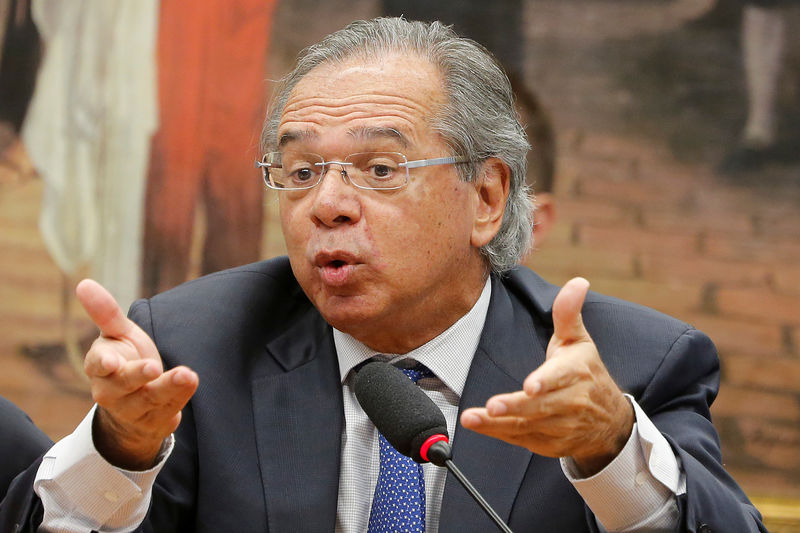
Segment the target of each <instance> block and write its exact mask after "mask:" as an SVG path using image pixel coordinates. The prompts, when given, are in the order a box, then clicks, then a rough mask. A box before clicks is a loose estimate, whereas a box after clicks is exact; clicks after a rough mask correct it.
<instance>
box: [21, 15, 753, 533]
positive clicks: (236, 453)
mask: <svg viewBox="0 0 800 533" xmlns="http://www.w3.org/2000/svg"><path fill="white" fill-rule="evenodd" d="M263 144H264V146H265V151H266V152H267V154H266V155H265V156H264V157H263V159H262V160H261V161H260V162H259V166H261V168H262V171H263V174H264V178H265V179H266V182H267V185H268V186H269V187H270V188H272V189H276V190H277V194H278V197H279V201H280V218H281V222H282V227H283V233H284V236H285V239H286V244H287V249H288V256H289V257H288V259H287V258H278V259H275V260H272V261H267V262H263V263H257V264H253V265H248V266H244V267H241V268H237V269H233V270H228V271H224V272H220V273H218V274H214V275H211V276H208V277H205V278H201V279H199V280H196V281H193V282H190V283H187V284H185V285H182V286H180V287H178V288H176V289H174V290H172V291H169V292H167V293H164V294H162V295H160V296H157V297H155V298H152V299H151V300H148V301H140V302H138V303H136V304H134V306H133V307H132V309H131V311H130V317H131V319H130V320H129V319H126V318H125V317H124V316H123V314H122V312H121V311H120V309H119V307H118V306H117V305H116V303H115V302H114V301H113V299H112V298H111V297H110V295H109V294H108V293H107V292H105V291H104V290H103V289H102V287H100V286H99V285H97V284H95V283H93V282H89V281H87V282H83V283H82V284H81V285H79V287H78V296H79V298H80V300H81V301H82V303H83V305H84V306H85V308H86V309H87V311H88V312H89V314H90V315H91V316H92V318H93V320H94V321H95V322H96V324H97V325H98V326H99V327H100V329H101V330H102V336H101V337H100V338H99V339H98V340H97V341H96V342H95V344H94V346H93V347H92V349H91V350H90V351H89V353H88V354H87V356H86V373H87V374H88V376H89V378H90V379H91V383H92V391H93V394H94V397H95V399H96V400H97V403H98V407H97V408H96V409H94V410H93V411H92V412H91V413H90V414H89V415H88V416H87V418H86V419H85V421H84V422H83V423H82V424H81V426H79V428H78V429H77V430H76V431H75V433H73V435H71V436H69V437H67V438H66V439H64V440H63V441H61V442H59V443H58V444H56V445H55V446H54V447H53V449H51V450H50V451H49V452H47V453H46V454H45V456H44V458H43V460H42V462H41V465H40V466H39V468H38V471H37V469H36V468H35V467H31V469H30V470H29V472H28V474H27V476H28V477H27V479H28V481H29V484H30V482H31V481H32V480H33V476H34V473H35V476H36V478H35V482H33V486H34V488H35V490H36V493H37V494H38V495H39V496H40V498H41V502H42V504H40V503H39V502H38V500H37V501H36V503H35V504H34V505H32V506H30V508H28V509H25V510H23V511H25V512H22V511H20V512H19V515H20V516H21V517H22V518H24V519H25V520H27V524H28V526H29V527H30V528H33V527H35V525H36V522H37V520H36V516H37V513H41V512H42V509H41V507H42V505H43V515H44V518H43V520H44V526H45V529H46V528H51V529H53V530H57V531H85V530H87V529H94V530H98V531H123V530H128V529H132V528H135V527H137V526H138V525H139V524H140V523H141V524H142V527H143V529H144V530H145V531H189V530H194V531H209V532H211V531H213V532H219V531H292V532H298V531H331V530H335V531H348V532H362V531H429V532H432V531H459V532H466V531H476V532H477V531H481V532H485V531H491V530H492V529H493V528H494V526H493V524H492V523H491V522H490V521H489V519H488V518H487V516H485V515H484V514H483V513H482V512H481V511H480V509H479V508H478V507H477V506H476V505H475V504H474V502H473V501H471V500H470V498H469V496H468V495H467V493H466V492H465V491H464V489H463V488H462V487H460V486H459V485H458V484H457V483H455V482H454V480H453V479H452V478H448V477H447V475H446V472H445V471H444V470H443V469H439V468H438V467H435V466H433V465H430V464H428V465H425V467H424V468H417V467H415V466H413V465H409V464H407V462H406V461H404V460H403V458H402V456H398V455H397V454H396V452H395V453H394V454H393V453H392V452H393V451H394V450H393V449H391V446H388V447H387V445H385V441H384V440H383V438H382V436H380V435H379V434H378V432H377V431H376V429H375V427H374V426H373V425H372V423H371V422H370V421H369V420H368V419H367V417H366V415H365V414H364V412H363V411H362V410H361V409H360V407H359V405H358V403H357V400H356V398H355V396H354V392H353V388H352V387H353V378H354V373H355V372H357V371H358V369H359V367H360V365H361V364H362V363H363V362H365V361H367V360H369V359H372V358H377V359H379V360H385V361H389V362H391V363H394V364H396V365H398V366H402V367H404V368H406V371H407V373H408V374H409V375H412V376H415V377H414V379H418V382H417V383H418V385H419V386H420V387H421V388H422V389H423V390H424V391H425V392H426V393H427V394H428V395H429V396H430V397H431V398H432V399H433V401H434V402H435V403H436V404H437V405H438V406H439V407H440V408H441V409H442V411H443V412H444V415H445V417H446V419H447V425H448V429H449V432H450V435H452V436H453V454H454V460H455V462H456V463H457V464H459V465H460V466H461V468H462V470H463V471H465V473H466V474H467V476H468V477H469V478H471V480H472V481H473V483H474V484H475V485H476V486H477V487H478V489H479V490H480V491H481V492H482V493H483V494H484V496H485V497H486V499H487V500H488V501H489V503H490V504H492V505H493V506H494V508H495V509H496V511H497V512H498V514H499V515H500V516H501V517H502V518H503V519H504V520H506V521H507V522H508V523H509V525H510V526H511V528H512V529H514V530H516V531H548V532H584V531H585V532H589V531H592V532H597V531H676V530H681V531H693V532H694V531H698V532H699V531H704V532H707V531H724V532H726V533H731V532H745V531H758V530H761V531H763V530H764V529H763V526H761V525H760V518H759V515H758V512H757V511H756V510H755V509H754V508H753V507H752V505H751V504H750V503H749V502H748V501H747V499H746V497H745V496H744V495H743V494H742V492H741V491H740V490H739V489H738V487H737V486H736V484H735V483H734V482H733V481H732V480H731V479H730V478H729V477H728V476H727V475H726V474H725V471H724V469H723V468H722V465H721V463H720V455H719V447H718V442H717V436H716V433H715V431H714V429H713V427H712V425H711V422H710V420H709V412H708V408H709V403H710V402H711V400H712V399H713V397H714V395H715V392H716V387H717V384H718V374H719V368H718V360H717V358H716V354H715V351H714V348H713V345H712V344H711V342H710V341H709V340H708V339H707V338H706V337H705V336H704V335H703V334H701V333H699V332H697V331H696V330H694V329H693V328H691V327H690V326H688V325H686V324H683V323H681V322H678V321H676V320H673V319H670V318H668V317H665V316H663V315H660V314H658V313H656V312H654V311H650V310H647V309H644V308H641V307H638V306H635V305H632V304H628V303H625V302H621V301H618V300H614V299H611V298H607V297H603V296H599V295H596V294H593V293H590V294H587V288H588V283H587V282H586V281H585V280H582V279H575V280H572V281H570V282H569V283H567V284H566V285H565V286H564V287H563V288H562V289H561V290H560V291H559V289H558V288H556V287H553V286H551V285H548V284H547V283H546V282H544V281H543V280H541V279H540V278H538V277H537V276H536V275H535V274H533V273H532V272H531V271H529V270H527V269H525V268H520V267H516V266H515V265H516V263H517V262H518V260H519V258H520V257H521V256H522V254H523V253H524V252H525V251H526V249H527V248H528V244H529V243H528V241H529V237H530V234H531V220H530V206H529V198H528V194H527V190H526V187H525V185H524V180H525V156H526V151H527V148H528V146H527V143H526V141H525V138H524V135H523V133H522V130H521V128H520V126H519V124H518V122H517V120H516V118H515V113H514V107H513V101H512V96H511V89H510V87H509V84H508V82H507V80H506V78H505V76H504V75H503V73H502V72H501V70H500V69H499V68H498V67H497V65H496V63H495V62H494V61H493V60H492V59H491V58H490V57H489V56H488V55H487V54H486V53H485V52H484V51H482V49H481V48H480V47H478V46H476V45H475V44H474V43H473V42H471V41H466V40H463V39H460V38H458V37H457V36H456V35H455V34H453V33H452V32H451V31H450V30H448V29H447V28H446V27H443V26H442V25H440V24H437V23H433V24H430V25H428V24H422V23H417V22H406V21H404V20H402V19H377V20H373V21H369V22H357V23H353V24H351V25H350V26H348V27H347V28H345V29H344V30H341V31H339V32H336V33H334V34H332V35H330V36H329V37H327V38H326V39H324V40H323V41H322V42H321V43H319V44H318V45H315V46H313V47H311V48H309V49H308V50H307V51H306V52H305V53H304V54H303V56H302V57H301V58H300V60H299V62H298V65H297V67H296V68H295V70H294V71H293V72H292V73H290V74H289V75H288V77H287V78H286V79H285V80H284V81H283V84H282V86H281V87H280V89H279V91H278V93H277V97H276V100H275V102H274V105H273V108H272V111H271V113H270V116H269V118H268V121H267V124H266V126H265V128H264V136H263ZM584 324H585V326H584ZM419 364H422V365H424V366H419ZM415 365H416V366H415ZM412 366H414V368H413V369H412V368H410V367H412ZM165 369H167V370H165ZM623 391H624V393H627V394H624V393H623ZM173 433H174V437H173V436H172V434H173ZM395 474H396V475H395ZM400 478H402V479H400ZM403 482H407V483H408V484H407V486H404V487H401V484H402V483H403ZM17 486H19V483H18V484H17ZM387 495H388V496H387ZM25 513H27V515H25ZM23 515H25V516H23ZM21 521H22V519H18V520H17V522H21Z"/></svg>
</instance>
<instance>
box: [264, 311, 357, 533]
mask: <svg viewBox="0 0 800 533" xmlns="http://www.w3.org/2000/svg"><path fill="white" fill-rule="evenodd" d="M266 352H267V354H265V357H262V358H261V359H260V361H259V365H258V367H257V368H256V369H255V372H254V377H253V380H252V383H251V387H252V396H253V413H254V420H255V433H256V441H257V448H258V456H259V457H258V459H259V461H258V462H259V467H260V468H261V480H262V486H263V489H264V499H265V504H266V508H267V516H268V518H269V530H270V531H297V532H301V531H309V532H311V531H333V530H334V528H335V523H336V505H337V495H338V487H339V461H340V455H341V435H342V425H343V420H344V414H343V407H342V390H341V383H340V382H339V380H338V377H337V376H338V370H337V368H338V366H337V362H336V351H335V349H334V346H333V338H332V336H331V332H330V327H329V326H328V325H327V324H326V323H325V321H324V320H323V319H322V317H321V316H320V315H319V313H317V311H316V309H314V308H313V307H311V306H310V305H308V306H307V308H306V309H305V311H304V312H301V313H299V315H298V316H297V317H296V318H295V319H294V320H293V322H292V326H290V327H289V328H288V329H286V331H285V333H283V334H282V335H279V336H278V337H276V338H274V339H273V340H271V341H270V342H269V343H268V344H267V346H266ZM309 435H313V438H308V436H309ZM276 458H278V459H276ZM298 495H302V496H301V497H298Z"/></svg>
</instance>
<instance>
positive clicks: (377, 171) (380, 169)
mask: <svg viewBox="0 0 800 533" xmlns="http://www.w3.org/2000/svg"><path fill="white" fill-rule="evenodd" d="M394 170H395V169H394V168H393V167H391V166H389V165H384V164H377V165H372V167H370V174H371V175H372V176H373V177H375V178H390V177H391V176H392V173H393V172H394Z"/></svg>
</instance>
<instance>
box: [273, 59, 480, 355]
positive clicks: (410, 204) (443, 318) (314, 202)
mask: <svg viewBox="0 0 800 533" xmlns="http://www.w3.org/2000/svg"><path fill="white" fill-rule="evenodd" d="M443 99H444V96H443V94H442V90H441V78H440V76H439V74H438V72H437V71H436V69H435V68H434V66H433V65H431V64H430V63H429V62H428V61H427V60H423V59H421V58H418V57H416V56H405V55H391V56H388V57H384V58H382V60H380V61H374V60H371V61H369V60H368V61H364V60H356V59H353V60H350V61H346V62H345V63H343V64H324V65H321V66H319V67H317V68H316V69H314V70H313V71H311V72H310V73H309V74H308V75H306V76H305V77H304V78H303V79H302V80H301V81H300V82H299V83H298V84H297V86H296V87H295V88H294V90H293V91H292V93H291V95H290V97H289V100H288V102H287V104H286V107H285V109H284V112H283V115H282V117H281V121H280V124H279V127H278V139H279V142H280V143H281V149H282V150H294V151H302V152H309V153H314V154H319V155H321V156H322V157H323V158H324V159H325V160H326V161H331V160H333V161H341V160H343V159H344V158H345V157H346V156H348V155H350V154H353V153H360V152H400V153H403V154H404V155H405V156H406V157H407V159H408V160H409V161H412V160H416V159H426V158H434V157H444V156H449V155H451V154H450V152H449V151H448V149H447V147H446V146H445V144H444V143H443V142H442V139H441V138H440V136H439V135H438V134H437V133H435V132H434V131H433V130H432V129H431V127H430V124H429V120H430V118H431V117H432V116H434V114H435V113H436V112H437V111H438V108H439V106H440V105H441V103H442V102H443ZM459 155H460V154H459ZM340 168H341V167H339V166H338V165H335V164H334V165H333V166H332V167H328V170H327V174H325V176H324V177H323V180H322V182H321V183H320V184H319V185H317V186H316V187H314V188H313V189H310V190H306V191H299V192H298V191H282V192H281V193H279V198H280V216H281V225H282V228H283V233H284V236H285V239H286V244H287V248H288V253H289V259H290V260H291V264H292V269H293V271H294V274H295V276H296V277H297V280H298V281H299V282H300V285H301V286H302V288H303V290H304V291H305V293H306V294H307V295H308V297H309V298H310V299H311V301H312V302H313V303H314V305H315V306H316V307H317V309H319V311H320V312H321V313H322V315H323V316H324V317H325V319H326V320H327V321H328V322H329V323H330V324H331V325H333V326H334V327H336V328H337V329H340V330H342V331H345V332H347V333H350V334H351V335H353V336H354V337H356V338H357V339H359V340H361V341H362V342H364V343H366V344H367V345H369V346H371V347H372V348H374V349H376V350H380V351H384V352H390V353H404V352H406V351H408V350H410V349H413V348H415V347H417V346H419V345H421V344H423V343H424V342H426V341H427V340H430V339H431V338H433V337H434V336H436V335H437V334H438V333H440V332H441V331H443V330H444V329H446V328H447V327H448V326H449V325H450V324H452V323H453V322H454V321H455V320H457V319H458V318H459V317H460V316H461V315H463V314H464V313H465V312H466V311H467V310H469V308H470V307H471V306H472V305H473V304H474V302H475V300H476V299H477V296H478V294H479V293H480V289H481V288H482V286H483V280H484V279H485V272H486V267H485V263H484V261H483V259H482V258H481V256H480V253H479V251H478V248H477V247H476V246H475V245H474V244H476V243H477V241H476V240H475V239H474V238H473V237H474V235H473V233H474V232H473V226H474V217H475V214H476V211H477V210H478V204H479V197H480V195H479V193H478V190H477V189H476V186H475V185H474V184H471V183H465V182H463V181H461V180H460V179H459V177H458V174H457V171H456V168H455V166H454V165H442V166H432V167H426V168H416V169H411V170H410V171H409V175H410V179H409V183H408V184H407V185H406V186H405V187H404V188H402V189H399V190H395V191H375V190H361V189H357V188H355V187H353V186H352V185H351V184H349V183H345V182H344V180H343V179H342V178H341V176H340V173H339V170H340ZM477 244H482V243H477Z"/></svg>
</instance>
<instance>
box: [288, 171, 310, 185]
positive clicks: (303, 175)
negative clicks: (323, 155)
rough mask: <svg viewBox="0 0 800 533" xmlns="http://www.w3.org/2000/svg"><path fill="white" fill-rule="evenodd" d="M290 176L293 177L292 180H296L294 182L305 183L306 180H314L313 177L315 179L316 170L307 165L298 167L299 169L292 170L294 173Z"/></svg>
mask: <svg viewBox="0 0 800 533" xmlns="http://www.w3.org/2000/svg"><path fill="white" fill-rule="evenodd" d="M289 177H290V178H291V179H292V181H294V182H297V183H305V182H307V181H309V180H312V179H314V171H313V170H312V169H311V168H309V167H305V168H298V169H297V170H294V171H293V172H292V173H291V174H290V175H289Z"/></svg>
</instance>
